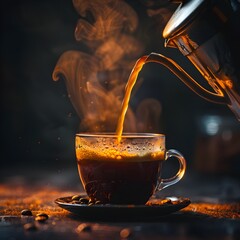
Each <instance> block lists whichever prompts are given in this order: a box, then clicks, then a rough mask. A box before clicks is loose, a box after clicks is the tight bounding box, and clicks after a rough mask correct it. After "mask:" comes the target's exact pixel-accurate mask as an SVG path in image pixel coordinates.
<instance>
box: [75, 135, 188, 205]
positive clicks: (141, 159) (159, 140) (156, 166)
mask: <svg viewBox="0 0 240 240" xmlns="http://www.w3.org/2000/svg"><path fill="white" fill-rule="evenodd" d="M75 148H76V158H77V165H78V172H79V175H80V179H81V182H82V184H83V187H84V189H85V191H86V193H87V195H88V196H89V198H90V199H91V201H93V202H100V203H103V204H106V203H109V204H145V203H146V202H147V201H148V200H149V198H150V197H151V196H152V195H154V194H155V193H156V192H157V191H160V190H161V189H163V188H166V187H168V186H171V185H173V184H175V183H177V182H178V181H179V180H180V179H182V177H183V176H184V173H185V170H186V161H185V158H184V157H183V155H182V154H181V153H179V152H178V151H176V150H174V149H170V150H166V149H165V135H163V134H151V133H134V134H132V133H125V134H123V135H122V137H121V140H120V141H119V140H118V137H117V135H116V134H115V133H79V134H76V138H75ZM170 157H175V158H177V159H178V161H179V170H178V172H177V173H176V175H175V176H173V177H171V178H168V179H163V178H161V173H162V164H163V162H164V161H166V160H167V159H168V158H170Z"/></svg>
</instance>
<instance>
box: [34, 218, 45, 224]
mask: <svg viewBox="0 0 240 240" xmlns="http://www.w3.org/2000/svg"><path fill="white" fill-rule="evenodd" d="M46 220H47V218H46V217H43V216H38V217H35V221H38V222H41V223H43V222H45V221H46Z"/></svg>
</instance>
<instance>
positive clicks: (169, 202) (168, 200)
mask: <svg viewBox="0 0 240 240" xmlns="http://www.w3.org/2000/svg"><path fill="white" fill-rule="evenodd" d="M160 204H162V205H166V204H173V203H172V201H171V200H170V199H163V200H161V202H160Z"/></svg>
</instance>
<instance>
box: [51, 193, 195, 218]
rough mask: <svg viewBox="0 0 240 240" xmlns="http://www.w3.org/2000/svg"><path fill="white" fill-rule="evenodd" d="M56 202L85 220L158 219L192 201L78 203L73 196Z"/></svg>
mask: <svg viewBox="0 0 240 240" xmlns="http://www.w3.org/2000/svg"><path fill="white" fill-rule="evenodd" d="M55 203H56V204H57V205H58V206H59V207H61V208H64V209H66V210H68V211H69V212H71V213H74V214H76V215H77V216H78V217H80V218H81V219H85V220H113V219H114V220H115V221H116V220H118V221H121V220H127V221H133V220H136V221H142V220H157V219H158V218H159V217H161V216H164V215H167V214H170V213H173V212H176V211H179V210H180V209H183V208H185V207H186V206H188V205H189V204H190V203H191V202H190V200H189V199H188V198H177V197H166V198H164V199H152V200H149V201H148V203H147V204H146V205H113V204H98V205H97V204H94V205H90V206H89V205H87V204H77V203H72V196H68V197H61V198H57V199H56V200H55Z"/></svg>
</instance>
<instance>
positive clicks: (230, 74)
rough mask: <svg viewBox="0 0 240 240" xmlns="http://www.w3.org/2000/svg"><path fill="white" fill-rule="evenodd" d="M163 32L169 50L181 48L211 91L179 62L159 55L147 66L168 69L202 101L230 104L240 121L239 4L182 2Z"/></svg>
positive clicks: (202, 0)
mask: <svg viewBox="0 0 240 240" xmlns="http://www.w3.org/2000/svg"><path fill="white" fill-rule="evenodd" d="M175 2H178V3H180V5H179V6H178V8H177V9H176V11H175V12H174V14H173V15H172V17H171V18H170V20H169V21H168V23H167V25H166V26H165V29H164V31H163V37H164V38H165V46H166V47H174V48H178V49H179V50H180V51H181V52H182V54H183V55H184V56H186V57H187V58H188V59H189V60H190V61H191V62H192V63H193V64H194V66H195V67H196V68H197V69H198V71H199V72H200V73H201V74H202V76H203V77H204V78H205V80H207V82H208V83H209V85H210V86H211V87H212V89H213V90H214V91H208V90H207V89H205V88H204V87H202V86H201V85H200V84H199V83H198V82H197V81H195V80H194V79H193V78H192V77H191V76H189V75H188V74H187V72H185V71H184V70H183V69H182V68H181V67H180V66H179V65H178V64H177V63H176V62H174V61H173V60H172V59H170V58H167V57H165V56H163V55H161V54H158V53H152V54H150V55H149V56H148V58H147V60H146V62H157V63H160V64H163V65H164V66H166V67H167V68H169V69H170V70H171V71H172V72H173V73H174V74H175V75H177V76H178V77H179V78H180V79H181V80H182V81H183V82H184V83H185V84H186V85H187V86H188V87H190V88H191V89H192V90H193V91H194V92H195V93H197V94H198V95H200V96H201V97H203V98H205V99H207V100H209V101H212V102H215V103H220V104H227V105H228V106H229V108H230V109H231V110H232V111H233V112H234V113H235V115H236V117H237V119H238V120H240V6H239V5H240V3H239V1H238V0H185V1H184V0H182V1H175Z"/></svg>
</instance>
